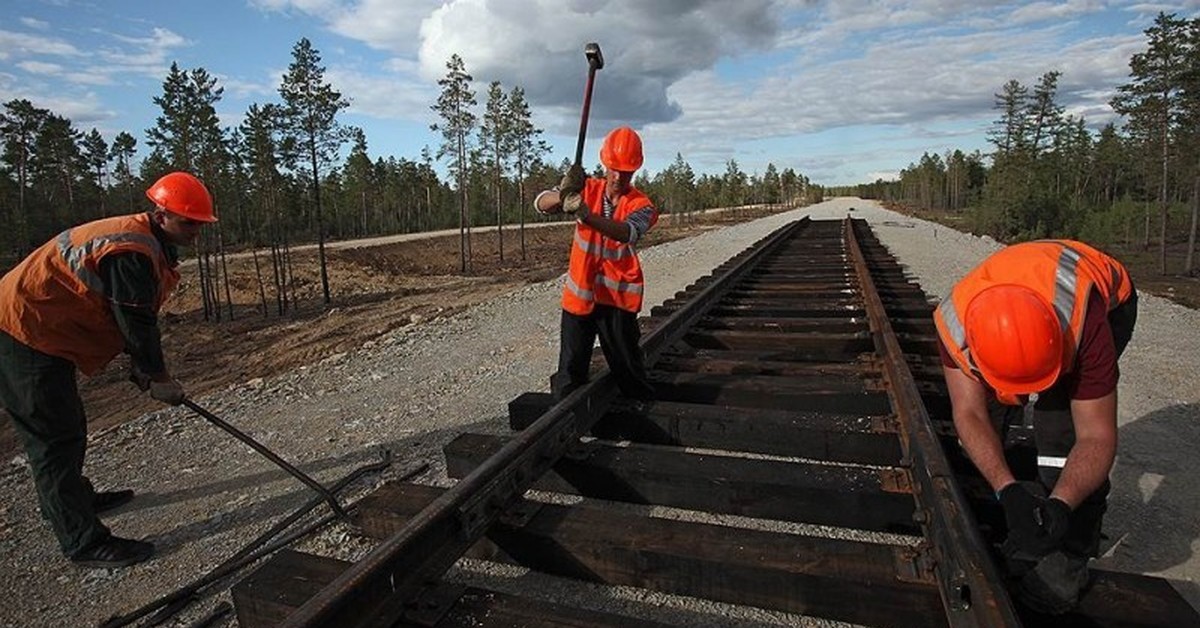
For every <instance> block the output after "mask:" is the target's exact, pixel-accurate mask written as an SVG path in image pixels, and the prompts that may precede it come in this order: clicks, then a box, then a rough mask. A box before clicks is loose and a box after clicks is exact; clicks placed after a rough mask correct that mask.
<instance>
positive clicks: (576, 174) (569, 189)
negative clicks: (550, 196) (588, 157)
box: [558, 165, 587, 198]
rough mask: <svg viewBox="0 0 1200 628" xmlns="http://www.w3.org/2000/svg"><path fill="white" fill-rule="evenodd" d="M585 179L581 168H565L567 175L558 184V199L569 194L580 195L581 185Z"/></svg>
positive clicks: (585, 176)
mask: <svg viewBox="0 0 1200 628" xmlns="http://www.w3.org/2000/svg"><path fill="white" fill-rule="evenodd" d="M586 179H587V175H585V174H584V173H583V167H582V166H578V165H575V166H571V167H570V168H567V173H566V174H564V175H563V177H562V180H561V181H559V182H558V194H559V197H560V198H566V197H568V196H570V195H571V194H582V193H583V184H584V181H585V180H586Z"/></svg>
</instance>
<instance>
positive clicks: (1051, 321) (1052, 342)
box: [963, 284, 1063, 395]
mask: <svg viewBox="0 0 1200 628" xmlns="http://www.w3.org/2000/svg"><path fill="white" fill-rule="evenodd" d="M963 322H964V323H965V326H966V332H967V347H968V348H969V349H970V351H971V356H972V358H973V360H974V362H975V366H977V367H979V372H980V374H982V375H983V379H984V380H986V381H987V383H988V384H989V385H990V386H991V387H992V388H994V389H996V392H998V393H1001V394H1006V395H1028V394H1032V393H1036V392H1041V391H1043V390H1046V389H1047V388H1049V387H1050V386H1051V385H1052V384H1054V381H1055V380H1056V379H1058V374H1059V371H1061V370H1062V354H1063V334H1062V328H1061V327H1060V326H1059V323H1058V316H1057V315H1056V314H1055V313H1054V308H1052V307H1050V304H1049V303H1047V302H1046V300H1045V299H1044V298H1042V296H1041V295H1039V294H1038V293H1036V292H1034V291H1033V290H1031V289H1029V288H1026V287H1025V286H1018V285H1015V284H1000V285H996V286H991V287H990V288H986V289H984V290H983V291H982V292H980V293H979V294H977V295H975V298H973V299H971V302H970V303H969V304H967V315H966V320H965V321H963Z"/></svg>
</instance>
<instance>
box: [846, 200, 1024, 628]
mask: <svg viewBox="0 0 1200 628" xmlns="http://www.w3.org/2000/svg"><path fill="white" fill-rule="evenodd" d="M843 225H844V227H843V228H844V230H845V238H846V242H847V247H848V249H849V252H850V256H851V257H852V258H853V262H854V267H855V272H856V273H857V274H858V281H859V285H860V287H861V289H862V293H863V299H864V301H865V304H866V310H867V318H868V320H869V323H870V328H871V333H872V336H874V338H875V343H876V346H877V350H878V352H879V355H880V357H881V358H882V366H883V376H884V379H885V381H886V382H887V384H888V388H889V390H890V393H891V395H892V396H893V400H894V402H895V404H896V407H895V411H896V416H897V420H898V421H899V423H900V426H901V435H902V439H901V443H902V446H903V447H904V450H905V455H906V458H908V460H910V461H911V469H912V474H913V478H914V487H913V489H914V490H913V497H914V499H916V502H917V510H918V513H920V516H919V517H918V518H919V519H922V521H920V523H921V527H922V529H923V531H924V533H925V538H926V539H928V540H929V542H930V543H931V545H932V550H933V552H934V559H935V564H934V573H935V576H936V578H937V582H938V590H939V592H940V594H941V597H942V602H943V605H944V607H945V609H946V620H947V623H948V624H949V625H950V626H951V627H952V628H970V627H979V628H984V627H989V628H990V627H1000V626H1014V627H1016V626H1020V625H1021V621H1020V620H1019V619H1018V618H1017V614H1016V610H1015V609H1014V608H1013V605H1012V600H1011V598H1010V597H1009V595H1008V591H1007V590H1006V589H1005V587H1004V584H1003V580H1002V579H1001V577H1000V572H999V570H998V569H997V567H996V565H995V563H994V562H993V561H992V560H991V558H990V555H989V553H988V549H987V544H986V543H985V542H984V540H983V537H982V536H981V535H980V533H979V527H978V525H977V524H976V522H975V517H974V516H973V515H972V514H971V509H970V507H969V506H968V505H967V500H966V497H965V496H964V495H963V493H962V490H961V489H960V488H959V486H958V483H957V481H956V480H955V478H954V472H953V470H952V469H951V467H950V463H949V462H948V461H947V459H946V455H945V452H943V451H942V447H941V442H940V441H939V440H938V437H937V434H936V433H935V432H934V430H933V424H932V422H931V421H930V419H929V414H928V412H927V411H926V409H925V404H924V402H922V401H921V394H920V391H919V390H918V389H917V385H916V382H915V380H914V379H913V376H912V372H911V370H910V369H909V367H908V363H907V362H906V361H905V360H904V352H903V350H902V349H901V347H900V342H899V341H898V340H897V338H896V334H895V333H894V332H893V330H892V325H891V323H890V322H889V321H888V317H887V310H886V309H885V307H884V304H883V299H882V298H880V296H879V293H878V292H877V291H876V289H875V281H874V280H873V279H872V278H871V272H870V269H869V268H868V265H867V260H866V257H865V256H864V255H863V252H862V249H861V248H860V247H859V244H858V238H857V237H856V236H855V233H854V221H853V220H851V219H850V218H848V217H847V218H846V219H845V221H844V223H843Z"/></svg>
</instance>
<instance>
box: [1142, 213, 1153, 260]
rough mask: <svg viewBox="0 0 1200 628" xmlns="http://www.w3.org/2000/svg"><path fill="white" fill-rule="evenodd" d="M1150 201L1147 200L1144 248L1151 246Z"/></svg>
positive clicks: (1143, 236)
mask: <svg viewBox="0 0 1200 628" xmlns="http://www.w3.org/2000/svg"><path fill="white" fill-rule="evenodd" d="M1150 207H1151V204H1150V201H1146V228H1145V229H1144V231H1143V234H1142V249H1149V248H1150Z"/></svg>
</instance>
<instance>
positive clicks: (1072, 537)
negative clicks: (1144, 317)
mask: <svg viewBox="0 0 1200 628" xmlns="http://www.w3.org/2000/svg"><path fill="white" fill-rule="evenodd" d="M1136 320H1137V292H1136V291H1135V290H1134V287H1133V283H1132V282H1131V281H1130V279H1129V273H1128V272H1127V271H1126V270H1125V267H1124V266H1122V265H1121V264H1120V263H1119V262H1117V261H1116V260H1115V259H1113V258H1111V257H1109V256H1108V255H1105V254H1104V253H1102V252H1100V251H1098V250H1096V249H1094V248H1092V247H1091V246H1088V245H1087V244H1084V243H1082V242H1075V241H1071V240H1041V241H1036V242H1026V243H1023V244H1015V245H1013V246H1009V247H1007V248H1005V249H1002V250H1000V251H998V252H996V253H994V254H993V255H991V256H990V257H988V258H987V259H985V260H984V261H983V263H981V264H980V265H979V266H978V267H977V268H975V269H974V270H972V271H971V272H969V273H968V274H967V275H966V276H965V277H963V279H962V280H961V281H959V282H958V284H957V285H955V286H954V288H953V290H952V291H951V293H950V298H948V299H946V300H945V301H943V302H942V303H941V305H940V306H939V307H938V308H937V311H936V312H935V313H934V321H935V323H936V325H937V330H938V336H939V337H940V340H941V348H942V364H943V371H944V373H945V377H946V386H947V388H948V390H949V393H950V401H951V404H952V406H953V414H954V427H955V429H956V430H957V432H958V437H959V439H960V441H961V442H962V445H963V447H964V449H966V452H967V454H968V455H969V456H970V457H971V460H972V461H973V462H974V463H975V466H976V467H978V469H979V471H980V473H982V474H983V477H984V478H985V479H986V480H987V481H988V482H989V483H990V484H991V486H992V489H993V490H995V492H996V496H997V498H998V499H999V500H1000V503H1001V505H1002V506H1003V509H1004V516H1005V521H1006V522H1007V524H1008V538H1007V540H1006V541H1005V543H1004V546H1003V548H1002V552H1003V554H1004V556H1005V558H1006V559H1007V563H1008V565H1007V566H1008V569H1009V575H1010V576H1011V577H1012V578H1013V579H1014V580H1015V581H1016V591H1015V593H1016V597H1017V599H1018V600H1019V601H1021V602H1023V603H1024V604H1026V605H1027V606H1029V607H1031V608H1033V609H1034V610H1038V611H1041V612H1047V613H1052V614H1060V613H1064V612H1067V611H1069V610H1071V609H1072V608H1073V607H1074V606H1075V605H1076V604H1077V603H1078V601H1079V597H1080V594H1081V593H1082V591H1083V590H1084V589H1085V587H1086V586H1087V584H1088V571H1087V563H1088V560H1089V559H1091V558H1093V557H1095V556H1096V555H1097V552H1098V548H1099V543H1100V525H1101V520H1102V519H1103V516H1104V511H1105V509H1106V507H1107V504H1106V500H1107V497H1108V492H1109V481H1108V474H1109V471H1110V470H1111V469H1112V465H1113V460H1114V458H1115V456H1116V449H1117V379H1118V375H1119V373H1118V369H1117V358H1118V357H1120V355H1121V353H1122V352H1123V351H1124V350H1125V346H1126V345H1127V344H1128V343H1129V339H1130V337H1131V336H1132V334H1133V327H1134V323H1135V321H1136ZM1022 406H1029V412H1031V413H1032V425H1033V433H1034V444H1035V445H1036V448H1037V462H1038V478H1037V481H1018V480H1017V478H1015V477H1014V476H1013V473H1012V470H1011V469H1010V468H1009V466H1008V463H1007V462H1006V461H1005V458H1004V447H1003V444H1002V443H1003V442H1004V437H1005V436H1006V435H1007V431H1008V427H1009V426H1010V425H1012V424H1013V423H1015V422H1019V421H1021V420H1022V418H1023V416H1024V414H1025V412H1024V411H1023V408H1022Z"/></svg>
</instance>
